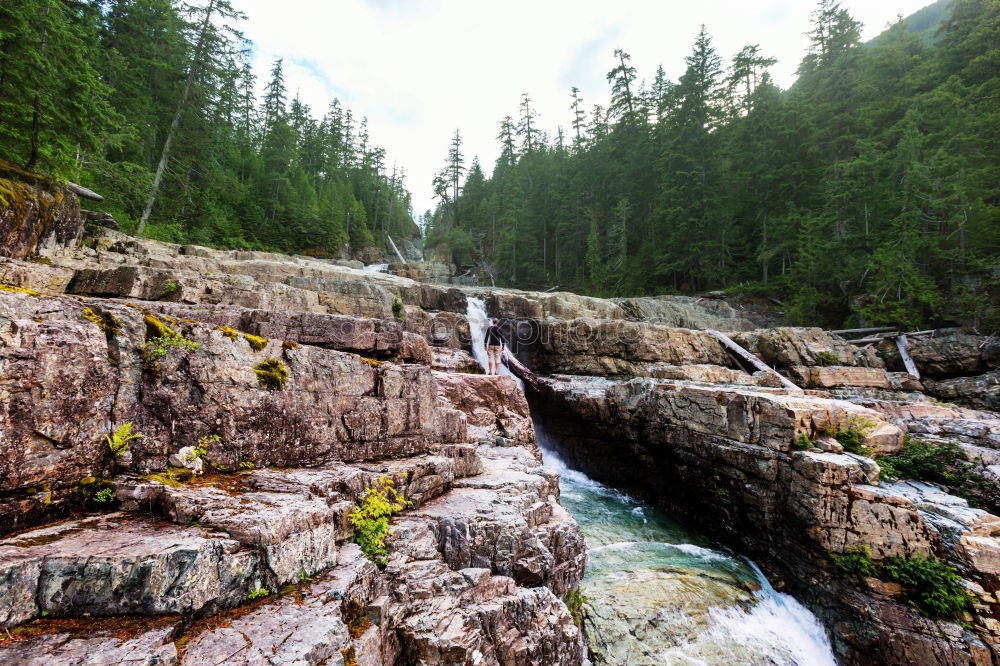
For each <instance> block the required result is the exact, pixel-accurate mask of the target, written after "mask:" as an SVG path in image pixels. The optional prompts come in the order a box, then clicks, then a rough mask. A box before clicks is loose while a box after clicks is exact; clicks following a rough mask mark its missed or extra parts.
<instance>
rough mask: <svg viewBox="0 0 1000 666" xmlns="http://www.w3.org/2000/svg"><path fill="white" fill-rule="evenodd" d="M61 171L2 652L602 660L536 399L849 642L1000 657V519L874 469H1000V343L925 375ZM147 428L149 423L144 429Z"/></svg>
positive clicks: (20, 361) (0, 461) (29, 271)
mask: <svg viewBox="0 0 1000 666" xmlns="http://www.w3.org/2000/svg"><path fill="white" fill-rule="evenodd" d="M36 194H37V197H36V198H38V197H42V196H43V194H44V193H40V192H39V193H36ZM33 196H34V195H33ZM52 196H55V195H52ZM60 196H62V199H60V202H59V205H58V206H54V205H48V207H47V208H46V209H45V211H46V212H45V213H44V215H48V216H49V217H48V218H45V219H47V220H48V221H47V222H43V223H40V224H36V223H35V222H31V223H30V224H26V223H24V222H23V220H25V219H30V220H36V219H41V218H40V217H38V215H36V214H35V213H34V212H32V211H34V210H35V209H33V208H32V209H27V208H26V209H19V210H18V211H14V212H11V208H10V207H9V206H8V208H7V209H4V210H3V211H0V238H3V239H5V240H4V244H3V245H2V246H0V253H2V254H4V255H5V257H0V397H2V398H3V400H2V404H0V454H2V455H0V516H2V520H0V538H2V541H0V623H2V624H3V625H4V626H5V627H7V628H8V629H9V630H10V632H11V636H10V638H8V639H6V640H4V641H2V642H0V662H4V663H6V662H10V663H28V664H34V663H37V664H43V663H44V664H47V663H52V660H53V659H56V660H57V661H58V662H59V663H81V664H82V663H117V662H120V661H126V660H127V661H129V663H132V662H136V663H140V664H141V663H148V664H160V663H182V664H202V663H205V664H208V663H212V664H216V663H227V662H231V663H274V664H279V663H287V664H300V663H308V664H319V663H331V664H352V663H357V664H382V663H386V664H395V663H399V664H418V663H428V664H498V663H503V664H581V663H585V662H586V661H587V654H586V648H585V642H584V638H583V636H582V633H581V631H580V630H579V628H578V627H577V625H576V624H575V622H574V618H573V617H572V616H571V614H570V612H569V609H568V608H567V606H566V604H565V603H564V600H563V599H564V595H566V593H567V592H568V591H570V590H572V589H574V588H575V587H576V585H577V584H578V583H579V581H580V578H581V576H582V575H583V573H584V569H585V565H586V550H585V545H584V543H583V538H582V535H581V532H580V530H579V528H578V527H577V525H576V524H575V523H574V521H573V520H572V518H571V517H570V516H569V515H568V514H567V513H566V512H565V510H563V508H562V507H561V506H560V504H559V487H558V483H557V481H558V479H557V476H556V475H555V474H554V473H552V472H551V471H549V470H547V469H546V468H544V467H543V466H542V465H541V464H540V456H539V450H538V447H537V444H536V441H535V431H534V428H533V424H532V420H531V416H532V412H534V414H535V416H537V417H540V418H542V420H543V421H544V424H545V425H546V427H547V428H548V429H549V430H550V432H551V433H553V434H556V435H557V437H556V439H557V441H558V442H559V443H560V446H561V448H562V450H563V454H564V455H565V457H566V458H567V459H569V460H571V461H573V462H574V463H575V464H576V465H578V466H579V467H580V468H582V469H584V471H587V472H588V473H590V474H591V475H592V476H594V477H595V478H598V479H600V480H603V481H606V482H608V483H610V484H613V485H615V486H616V487H619V488H622V489H627V490H630V491H632V492H635V493H637V494H640V495H642V496H644V497H647V498H649V499H650V500H651V501H653V502H655V503H657V504H660V505H661V506H664V507H666V508H668V509H670V510H671V511H672V512H674V513H675V514H676V515H680V516H683V517H686V518H687V519H688V520H690V521H691V522H692V523H693V524H696V525H699V526H700V527H702V528H703V529H704V530H705V531H707V532H709V533H711V534H713V535H714V536H715V537H716V538H717V539H719V540H720V541H722V542H724V543H727V544H729V545H731V546H733V547H735V548H736V549H737V551H738V552H742V553H745V554H747V555H750V556H752V557H754V558H755V559H757V560H759V561H760V562H761V563H762V564H763V565H764V567H765V568H766V570H767V571H768V572H769V574H771V575H772V577H773V578H774V579H775V580H776V581H778V582H779V583H782V584H784V585H785V586H786V588H787V589H788V590H790V591H792V592H794V593H795V594H797V595H798V596H799V597H800V598H801V599H803V600H804V601H806V602H807V603H809V604H810V606H811V607H812V608H814V609H815V610H817V611H818V612H819V613H820V614H821V616H822V617H823V618H824V620H825V621H826V625H827V627H828V629H829V630H830V633H831V635H832V636H833V639H834V646H835V648H836V649H837V652H838V654H839V655H840V657H841V658H842V659H843V660H844V661H845V662H846V663H890V664H897V663H898V664H904V663H928V664H930V663H947V664H971V663H974V664H1000V599H998V598H997V596H996V595H997V593H998V590H1000V583H998V576H1000V519H998V518H996V517H995V516H993V515H992V514H990V513H987V512H986V511H985V510H983V509H979V508H973V507H970V506H969V505H968V503H967V502H966V500H963V499H959V498H957V497H954V496H952V495H949V494H948V493H947V492H946V491H945V490H944V489H942V488H941V487H939V486H934V485H930V484H927V483H919V482H915V481H907V480H901V481H897V482H893V483H888V482H886V481H885V480H884V479H881V478H880V476H881V474H880V472H881V470H880V468H879V464H878V462H877V460H873V458H875V457H877V456H879V455H884V454H892V453H895V452H898V451H899V450H900V448H901V447H902V446H903V444H904V437H908V438H910V439H914V440H921V441H931V442H940V441H944V440H952V441H955V442H957V443H958V445H959V446H960V447H961V450H962V451H964V452H965V454H966V455H967V456H968V457H969V458H970V459H971V460H975V461H977V463H976V464H981V471H982V472H983V474H984V475H985V476H986V477H989V475H990V474H992V475H993V477H992V478H1000V417H998V415H997V414H995V413H993V412H989V411H977V408H978V409H979V410H982V409H983V408H986V409H993V408H995V404H994V403H993V402H990V401H991V399H992V398H991V397H990V396H991V395H992V393H991V392H995V383H991V382H990V377H992V375H993V374H995V373H996V372H997V371H998V369H1000V362H998V361H1000V358H998V354H996V353H994V351H995V350H994V349H993V346H992V342H991V341H989V340H986V339H982V338H975V337H974V336H966V338H968V339H966V338H961V340H960V343H956V344H954V345H951V344H948V343H947V342H942V341H941V340H936V338H931V339H929V340H928V341H927V342H921V343H920V345H916V346H915V348H914V350H913V355H914V358H915V359H916V361H917V363H918V365H919V366H921V370H926V374H927V375H928V377H930V378H931V379H928V380H927V381H926V382H920V381H918V380H916V379H915V378H913V377H910V376H909V375H907V374H906V373H904V372H900V371H899V370H900V368H899V366H898V363H899V361H898V359H895V358H893V356H892V352H891V350H889V349H879V348H875V347H867V348H864V349H856V348H855V347H853V346H851V345H849V344H847V343H846V342H845V341H843V340H841V339H840V338H837V337H836V336H832V335H830V334H828V333H826V332H824V331H820V330H818V329H788V328H775V327H774V324H775V323H776V319H777V317H776V315H775V313H774V312H773V311H772V310H770V309H769V308H767V307H766V306H764V305H762V304H760V303H750V302H739V301H732V302H730V301H726V300H724V299H721V298H718V297H711V298H703V299H686V298H679V297H660V298H655V299H623V300H617V301H608V300H602V299H595V298H588V297H581V296H577V295H573V294H538V293H530V292H521V291H516V290H493V289H484V288H477V287H457V286H454V285H441V284H429V283H425V282H420V281H417V280H414V279H411V278H409V277H403V276H399V275H393V274H386V273H376V272H365V271H362V270H359V269H357V268H355V267H354V266H352V265H345V264H343V263H342V262H335V261H325V260H320V259H314V258H307V257H289V256H283V255H277V254H271V253H263V252H247V251H223V250H212V249H208V248H203V247H197V246H177V245H171V244H167V243H160V242H155V241H150V240H146V239H139V238H132V237H129V236H127V235H124V234H121V233H119V232H117V231H113V230H110V229H107V228H101V227H93V228H90V229H88V231H87V233H86V234H84V223H85V216H84V215H81V214H79V213H78V212H77V211H78V204H76V203H75V196H74V195H73V194H72V193H71V192H63V193H62V194H61V195H60ZM53 202H55V199H54V198H53ZM44 215H43V216H42V217H44ZM56 221H58V224H56ZM38 229H42V230H43V231H42V232H39V231H38ZM53 229H59V230H61V231H58V232H53V231H52V230H53ZM81 237H84V239H83V242H82V243H81V242H79V239H80V238H81ZM40 238H45V239H47V240H45V242H39V241H38V239H40ZM29 255H30V257H29ZM26 258H33V259H38V258H41V259H42V261H24V259H26ZM416 277H421V275H416ZM471 298H478V299H481V300H482V301H483V302H484V304H485V307H486V309H487V311H488V312H489V314H490V315H491V316H500V317H504V318H505V319H506V320H507V330H508V333H509V334H510V336H511V338H512V339H513V340H514V342H515V346H516V348H517V349H518V353H519V355H520V356H521V358H522V359H523V360H525V361H526V362H528V363H529V364H530V365H531V366H532V367H534V368H535V369H536V370H537V371H539V372H540V373H544V374H545V375H548V378H547V379H546V381H545V386H544V388H543V390H542V391H541V392H540V393H535V394H531V395H530V398H531V411H529V405H528V402H527V401H526V400H525V396H524V395H523V394H522V393H521V392H520V391H519V390H518V389H517V387H516V386H515V384H514V383H513V381H512V380H511V379H509V378H495V377H485V376H482V375H478V374H474V373H475V372H476V370H477V368H478V366H477V365H476V364H475V362H474V361H473V360H472V359H471V358H470V357H469V355H468V353H467V351H466V350H467V348H468V343H469V337H470V336H469V323H468V321H467V319H466V312H467V311H468V308H469V299H471ZM709 328H713V329H719V330H725V331H728V332H730V334H731V337H733V338H734V339H736V340H737V341H738V342H739V343H740V344H741V345H743V346H744V347H745V348H747V349H749V350H751V351H752V352H753V353H755V354H756V355H757V356H758V357H759V358H761V359H763V360H764V361H765V362H766V363H767V364H769V365H770V366H772V367H775V368H777V369H778V370H779V371H780V372H782V373H783V374H784V375H785V376H787V377H790V378H791V379H792V380H793V381H795V382H797V383H798V384H799V386H800V387H802V390H790V389H784V388H780V383H779V382H778V381H777V377H776V376H775V374H774V373H773V372H756V373H750V372H747V371H746V369H745V368H744V367H743V366H742V365H741V362H740V361H739V360H738V359H736V358H734V357H733V356H732V355H731V354H729V353H728V352H727V351H726V349H725V347H724V346H723V345H722V344H721V343H720V342H719V341H718V340H717V339H716V338H715V337H713V336H712V335H710V334H708V333H706V332H705V331H703V330H699V329H709ZM942 339H943V337H942ZM935 340H936V341H935ZM921 345H922V346H921ZM972 356H974V358H972ZM963 382H964V384H963ZM976 382H978V384H976V385H975V387H973V389H967V388H963V387H964V386H966V385H968V384H970V383H976ZM929 395H930V396H938V398H944V399H955V400H961V401H963V402H965V405H966V406H959V405H945V404H942V403H941V402H940V400H939V399H938V398H932V397H929ZM126 425H127V426H128V428H129V429H130V432H131V433H132V434H141V435H142V436H141V437H137V438H134V439H131V440H130V441H128V442H127V444H126V445H124V446H118V442H119V441H120V440H121V439H122V437H118V438H115V437H114V434H115V432H116V431H118V434H119V435H121V436H124V435H125V434H126V433H125V432H123V431H121V428H122V427H123V426H126ZM842 433H854V434H855V439H856V440H857V441H856V442H855V444H856V445H857V446H856V447H854V448H855V450H856V451H858V452H857V453H851V452H845V451H844V445H843V444H841V443H840V441H839V440H838V439H837V437H836V436H837V435H838V434H842ZM109 436H110V437H109ZM841 439H843V438H841ZM195 466H200V467H202V468H203V469H204V473H203V474H201V475H195V474H193V473H192V472H191V471H190V469H189V468H191V467H195ZM381 479H390V480H392V482H393V483H394V487H395V488H396V489H398V490H399V491H400V492H401V494H402V495H403V496H404V497H405V498H406V499H407V500H408V501H409V502H411V505H410V506H408V507H407V508H405V509H404V510H403V511H402V512H401V513H399V514H398V515H397V516H396V517H395V518H394V519H393V529H394V536H393V537H392V539H391V541H390V544H389V546H390V547H389V555H388V557H387V559H386V561H385V562H383V563H381V566H376V564H373V563H372V562H371V561H369V559H367V558H366V557H365V556H364V554H363V553H362V552H361V551H360V550H359V548H358V547H357V546H356V545H355V544H354V543H353V536H354V529H353V527H352V525H351V524H350V520H349V518H348V516H349V514H350V513H351V511H352V510H353V509H354V508H355V507H356V506H357V502H358V500H359V498H361V497H362V496H363V495H364V493H365V492H366V490H367V489H368V488H371V487H372V486H373V485H375V484H377V483H380V480H381ZM706 516H711V519H710V520H706ZM861 548H865V549H867V551H866V552H868V553H869V554H870V556H871V557H872V558H873V560H874V561H875V562H881V561H886V560H887V558H892V557H902V558H913V557H919V556H932V557H934V558H936V559H938V560H940V561H942V562H946V563H948V564H949V565H951V566H953V567H955V569H956V570H957V571H958V573H959V574H960V575H961V578H962V585H963V586H964V589H966V590H967V591H968V593H969V594H970V595H971V597H972V599H973V604H974V605H973V606H972V607H971V608H970V609H969V612H968V613H967V614H964V615H963V616H962V617H961V618H959V619H960V620H961V623H959V622H956V621H954V619H931V618H928V617H925V616H924V615H922V614H921V613H920V612H918V609H916V608H915V607H913V606H912V605H911V604H908V603H907V598H906V594H905V593H906V590H905V589H904V588H902V587H900V586H899V585H897V584H895V583H889V582H886V581H884V580H881V579H879V578H878V577H877V576H863V575H857V574H852V573H848V572H845V571H844V570H843V568H842V567H838V566H837V565H836V564H835V563H836V559H835V556H841V555H850V554H852V553H855V554H856V553H858V552H860V551H859V550H858V549H861ZM894 586H895V587H894ZM81 618H87V619H81Z"/></svg>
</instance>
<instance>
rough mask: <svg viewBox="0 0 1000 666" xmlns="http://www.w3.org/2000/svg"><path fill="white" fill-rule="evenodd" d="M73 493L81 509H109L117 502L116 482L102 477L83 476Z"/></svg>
mask: <svg viewBox="0 0 1000 666" xmlns="http://www.w3.org/2000/svg"><path fill="white" fill-rule="evenodd" d="M73 494H74V495H75V499H76V500H77V504H78V506H79V508H81V509H97V510H107V509H110V508H112V506H113V505H114V504H115V502H116V497H115V484H114V483H113V482H112V481H111V480H110V479H104V478H100V477H93V476H85V477H83V478H82V479H80V485H79V486H78V487H77V488H76V490H75V491H74V493H73Z"/></svg>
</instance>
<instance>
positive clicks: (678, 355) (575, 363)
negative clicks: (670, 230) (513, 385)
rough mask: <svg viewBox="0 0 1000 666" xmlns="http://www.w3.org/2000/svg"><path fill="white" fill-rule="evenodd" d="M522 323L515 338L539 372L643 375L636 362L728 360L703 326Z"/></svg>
mask: <svg viewBox="0 0 1000 666" xmlns="http://www.w3.org/2000/svg"><path fill="white" fill-rule="evenodd" d="M522 328H524V327H523V326H522V327H519V328H518V332H517V339H518V341H519V343H520V344H521V345H522V347H523V348H525V349H527V356H528V365H529V366H530V367H531V368H532V369H533V370H535V371H536V372H539V373H548V374H553V373H564V374H572V375H598V376H608V377H622V376H628V375H633V376H635V375H641V374H643V373H642V372H641V371H637V366H642V365H644V364H648V363H657V364H669V365H690V364H708V365H718V366H729V365H730V364H731V361H730V360H729V357H728V355H727V353H726V351H725V350H724V348H723V347H722V345H721V344H719V342H718V341H717V340H716V339H715V338H713V337H712V336H711V335H709V334H708V333H705V332H703V331H692V330H689V329H685V328H668V327H665V326H658V325H655V324H647V323H642V322H630V321H621V320H596V319H574V320H571V321H562V320H556V319H549V320H543V321H539V322H536V323H535V324H534V326H533V329H534V330H528V331H525V330H522Z"/></svg>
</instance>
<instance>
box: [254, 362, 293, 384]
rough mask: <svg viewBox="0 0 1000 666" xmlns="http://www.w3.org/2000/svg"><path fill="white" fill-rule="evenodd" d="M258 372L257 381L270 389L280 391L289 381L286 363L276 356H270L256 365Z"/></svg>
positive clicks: (255, 370) (255, 368)
mask: <svg viewBox="0 0 1000 666" xmlns="http://www.w3.org/2000/svg"><path fill="white" fill-rule="evenodd" d="M253 369H254V372H256V373H257V383H258V384H260V385H261V387H262V388H265V389H267V390H268V391H280V390H281V389H282V388H284V387H285V382H287V381H288V370H287V369H286V368H285V364H284V363H282V362H281V361H279V360H278V359H276V358H269V359H267V360H266V361H262V362H260V363H258V364H257V365H255V366H254V368H253Z"/></svg>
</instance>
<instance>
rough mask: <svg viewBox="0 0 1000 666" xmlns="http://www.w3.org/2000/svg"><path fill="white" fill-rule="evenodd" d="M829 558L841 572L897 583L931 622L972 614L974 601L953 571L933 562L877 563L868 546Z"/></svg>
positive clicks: (889, 560) (892, 560)
mask: <svg viewBox="0 0 1000 666" xmlns="http://www.w3.org/2000/svg"><path fill="white" fill-rule="evenodd" d="M830 558H831V559H832V560H833V563H834V565H836V566H837V568H838V569H840V570H841V571H843V572H845V573H848V574H853V575H858V576H867V577H872V578H880V579H882V580H887V581H891V582H893V583H898V584H899V585H901V586H903V597H904V598H905V599H906V601H907V603H909V604H910V605H911V606H913V607H914V608H916V609H917V610H918V611H920V613H922V614H923V615H926V616H927V617H930V618H934V619H956V620H959V621H962V620H963V618H964V617H965V614H966V613H967V612H969V611H971V610H972V604H973V599H972V597H971V596H970V595H969V593H968V592H967V591H966V590H965V587H964V586H963V585H962V578H961V577H960V576H959V575H958V572H957V571H956V570H955V568H954V567H951V566H949V565H947V564H945V563H944V562H941V561H939V560H936V559H934V558H925V557H922V556H917V557H889V558H886V559H885V560H884V561H881V562H876V561H874V560H873V559H872V556H871V550H870V549H869V548H868V546H860V547H857V548H853V549H850V550H849V552H847V553H845V554H842V555H838V554H836V553H831V554H830Z"/></svg>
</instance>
